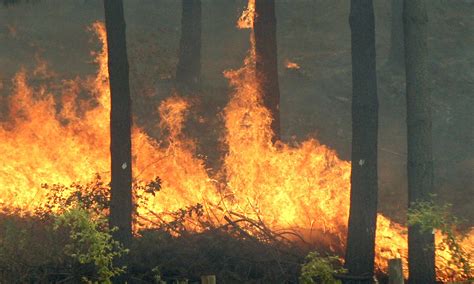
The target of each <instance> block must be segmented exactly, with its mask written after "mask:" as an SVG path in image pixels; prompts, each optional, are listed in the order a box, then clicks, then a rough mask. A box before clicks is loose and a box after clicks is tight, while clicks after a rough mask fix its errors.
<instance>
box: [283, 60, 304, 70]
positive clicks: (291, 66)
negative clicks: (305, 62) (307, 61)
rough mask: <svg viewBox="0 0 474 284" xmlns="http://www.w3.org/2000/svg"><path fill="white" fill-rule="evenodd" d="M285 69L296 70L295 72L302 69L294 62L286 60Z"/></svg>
mask: <svg viewBox="0 0 474 284" xmlns="http://www.w3.org/2000/svg"><path fill="white" fill-rule="evenodd" d="M285 68H286V69H294V70H298V69H300V68H301V66H300V65H299V64H298V63H296V62H293V61H290V60H288V59H287V60H285Z"/></svg>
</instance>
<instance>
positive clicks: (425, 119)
mask: <svg viewBox="0 0 474 284" xmlns="http://www.w3.org/2000/svg"><path fill="white" fill-rule="evenodd" d="M403 22H404V33H405V66H406V92H407V95H406V96H407V131H408V133H407V145H408V168H407V170H408V202H409V204H408V206H409V207H410V206H412V204H413V202H417V201H426V200H429V199H430V198H431V196H430V195H431V194H432V192H433V156H432V144H431V98H430V93H429V89H428V78H427V51H428V46H427V24H428V15H427V11H426V4H425V1H424V0H405V1H404V9H403ZM408 269H409V274H410V279H409V282H410V283H412V284H421V283H423V284H431V283H435V280H436V279H435V250H434V235H433V234H432V232H431V231H429V232H421V231H420V228H419V227H418V226H410V227H408Z"/></svg>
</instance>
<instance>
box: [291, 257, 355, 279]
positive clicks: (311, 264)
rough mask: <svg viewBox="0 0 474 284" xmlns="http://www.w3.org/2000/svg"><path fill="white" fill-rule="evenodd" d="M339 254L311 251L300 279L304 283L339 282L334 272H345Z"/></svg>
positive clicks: (303, 266) (302, 268)
mask: <svg viewBox="0 0 474 284" xmlns="http://www.w3.org/2000/svg"><path fill="white" fill-rule="evenodd" d="M345 272H346V270H345V269H343V268H342V267H341V265H340V261H339V258H338V257H337V256H321V255H320V254H319V253H318V252H310V253H309V254H308V255H307V256H306V261H305V263H304V264H303V265H302V267H301V274H300V277H299V280H300V282H301V283H303V284H339V283H341V281H339V280H336V279H335V278H334V274H342V273H345Z"/></svg>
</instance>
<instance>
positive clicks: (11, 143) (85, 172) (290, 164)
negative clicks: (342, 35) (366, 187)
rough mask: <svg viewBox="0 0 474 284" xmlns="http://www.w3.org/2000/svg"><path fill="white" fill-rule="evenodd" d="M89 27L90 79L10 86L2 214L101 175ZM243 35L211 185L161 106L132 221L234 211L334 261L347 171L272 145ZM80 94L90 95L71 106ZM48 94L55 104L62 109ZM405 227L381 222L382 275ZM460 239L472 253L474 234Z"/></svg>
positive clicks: (173, 115)
mask: <svg viewBox="0 0 474 284" xmlns="http://www.w3.org/2000/svg"><path fill="white" fill-rule="evenodd" d="M254 17H255V2H254V1H252V0H250V1H249V6H248V9H247V10H246V12H245V13H244V16H242V17H241V19H240V20H239V24H238V26H239V27H242V28H252V27H253V19H254ZM92 27H93V30H94V31H95V32H96V34H97V36H98V38H99V40H100V41H101V42H102V46H103V48H102V51H101V52H98V53H97V54H95V56H96V63H97V65H98V71H97V73H96V76H94V77H90V78H85V79H81V78H77V79H75V80H71V81H64V82H62V84H61V86H47V85H44V86H40V87H32V86H30V85H29V83H28V75H29V74H28V72H27V71H25V70H21V71H20V72H18V74H17V75H16V76H15V78H14V79H13V86H14V87H13V89H12V94H11V96H10V97H9V106H10V107H9V110H10V115H9V119H8V120H7V121H5V122H3V123H2V125H1V127H0V145H1V146H0V147H1V148H0V151H1V153H2V156H1V157H0V162H1V165H0V184H1V185H2V186H1V188H0V191H1V194H0V202H1V205H2V206H3V207H4V208H17V209H20V210H22V211H25V212H28V211H32V210H33V209H34V208H35V207H36V206H41V204H42V203H43V202H44V201H45V194H46V193H45V192H43V191H42V189H41V187H40V185H41V184H42V183H50V184H52V183H62V184H66V185H67V184H70V183H72V182H75V181H79V182H86V181H88V180H90V179H91V178H92V177H93V176H94V174H95V173H100V174H101V175H102V176H103V178H104V179H105V180H108V179H110V172H109V171H110V153H109V151H108V149H109V143H110V138H109V134H110V133H109V112H110V92H109V83H108V70H107V53H106V50H107V46H106V33H105V29H104V25H103V24H101V23H94V24H93V26H92ZM251 36H252V38H251V41H250V42H251V49H250V51H249V55H248V56H247V58H246V59H245V64H244V66H243V67H242V68H241V69H239V70H234V71H226V72H225V76H226V77H227V78H228V79H229V81H230V84H231V86H232V87H233V89H234V92H233V94H232V96H231V99H230V101H229V103H228V105H227V107H226V108H225V110H224V113H223V114H224V118H225V128H226V134H225V137H224V139H223V141H224V142H225V144H226V146H227V154H226V156H225V157H224V163H223V167H222V168H221V169H220V170H219V173H218V174H217V176H218V177H219V178H215V177H214V176H210V175H209V173H208V172H207V170H206V167H205V164H204V161H203V160H202V159H200V158H198V157H197V155H196V147H195V145H194V142H193V141H192V140H190V139H187V138H186V137H185V136H184V134H183V133H182V126H183V123H184V122H185V120H186V114H187V110H188V109H189V107H191V105H190V103H189V102H188V101H186V100H185V99H183V98H180V97H179V96H178V95H174V96H171V97H170V98H168V99H166V100H164V101H163V102H162V103H161V104H160V106H159V107H158V114H159V119H157V120H159V121H160V123H159V125H158V126H159V127H160V128H161V129H162V130H163V131H162V132H163V133H166V136H164V138H163V139H162V140H161V141H156V140H155V139H152V138H151V137H149V136H148V135H147V134H146V132H145V131H144V130H143V129H140V128H138V127H134V129H133V131H132V132H133V134H132V141H133V142H132V144H133V153H132V155H133V157H132V158H133V173H134V178H135V179H140V180H151V179H153V178H155V177H156V176H158V177H160V178H161V180H162V190H161V191H160V192H158V193H157V194H156V196H155V198H153V199H150V200H148V203H147V204H146V206H143V207H141V208H139V210H140V213H142V214H141V215H143V216H145V217H146V216H148V217H149V218H154V217H156V216H160V214H165V213H167V212H172V211H175V210H178V209H180V208H184V207H186V206H190V205H195V204H197V203H199V204H203V206H204V209H205V210H206V212H207V216H208V218H209V219H212V221H214V222H222V221H223V217H224V215H225V214H226V213H228V212H234V213H237V214H240V215H244V216H248V217H249V218H252V219H254V218H255V219H257V218H258V219H261V220H262V221H263V222H264V223H265V224H267V226H269V227H270V228H271V229H273V230H280V229H294V230H297V231H298V232H300V233H301V234H302V235H303V237H304V238H305V239H306V240H307V241H313V242H320V243H324V244H326V245H327V246H328V247H330V248H332V249H333V250H334V251H336V252H339V253H341V252H343V251H344V246H345V238H346V233H347V220H348V214H349V204H350V200H349V193H350V167H351V166H350V163H349V162H347V161H342V160H340V159H339V158H338V157H337V155H336V153H335V152H334V151H332V150H331V149H329V148H327V147H326V146H324V145H321V144H320V143H319V142H318V141H317V140H315V139H309V140H307V141H304V142H302V143H300V145H298V146H289V145H287V144H284V143H282V142H277V143H276V144H275V145H274V144H272V143H271V136H272V133H271V129H270V124H271V120H272V118H271V116H270V114H269V112H268V110H267V109H265V107H263V105H262V102H261V101H262V98H261V95H260V91H259V82H257V81H256V79H255V78H256V76H255V69H254V63H255V51H254V47H253V44H254V40H253V33H252V35H251ZM40 70H43V71H44V70H45V67H44V66H41V69H40ZM50 87H52V88H50ZM49 89H52V90H60V93H59V94H53V92H52V91H48V90H49ZM83 91H87V93H88V94H89V95H90V99H87V100H84V99H81V98H80V96H79V94H80V93H81V92H83ZM55 97H60V98H61V103H60V104H57V103H56V101H57V100H55ZM217 208H219V209H217ZM145 225H147V224H145ZM148 225H150V226H151V222H150V224H148ZM404 230H405V229H404V228H403V227H402V226H401V225H398V224H396V223H393V222H391V221H390V220H389V219H387V218H386V217H384V216H382V215H379V216H378V222H377V237H376V243H377V245H376V246H377V247H376V251H377V259H376V263H377V266H378V267H379V268H382V269H384V268H385V267H386V262H387V260H388V259H389V258H392V257H402V258H404V259H405V260H406V257H407V244H406V236H405V235H404V234H403V231H404ZM471 236H472V235H471ZM467 242H468V243H467V247H468V248H469V249H471V250H472V248H473V247H474V245H473V238H472V237H471V238H470V239H469V240H468V241H467ZM447 255H448V254H447V253H446V252H443V251H441V252H439V253H438V258H437V264H438V276H439V277H440V278H441V279H447V278H448V277H450V276H449V275H448V273H451V272H450V271H451V270H449V268H448V267H449V265H448V261H447ZM405 267H406V265H405ZM451 278H453V277H451Z"/></svg>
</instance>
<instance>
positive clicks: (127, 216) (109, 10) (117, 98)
mask: <svg viewBox="0 0 474 284" xmlns="http://www.w3.org/2000/svg"><path fill="white" fill-rule="evenodd" d="M104 9H105V25H106V30H107V45H108V50H107V51H108V58H109V61H108V67H109V78H110V95H111V111H110V153H111V159H112V161H111V165H112V182H111V196H110V217H109V218H110V220H109V221H110V226H111V227H118V230H117V231H116V232H115V233H114V237H115V239H116V240H118V241H120V242H121V243H123V244H124V245H125V246H126V247H128V246H129V245H130V242H131V239H132V186H131V183H132V164H131V162H132V161H131V160H132V159H131V146H132V143H131V130H130V128H131V98H130V87H129V74H128V59H127V46H126V39H125V19H124V14H123V3H122V0H104Z"/></svg>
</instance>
